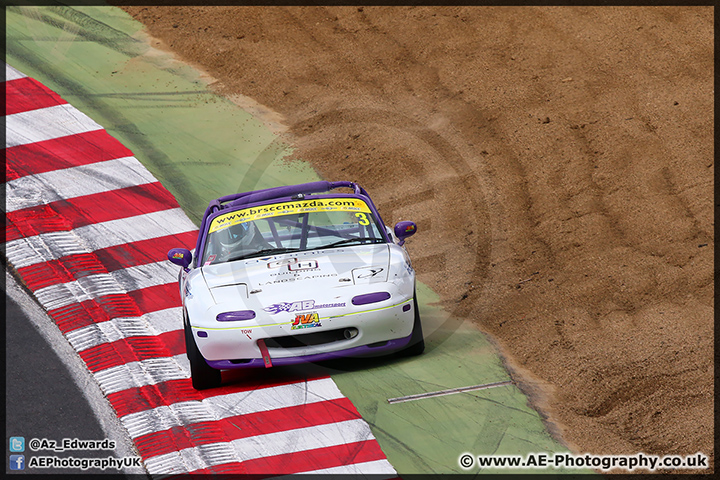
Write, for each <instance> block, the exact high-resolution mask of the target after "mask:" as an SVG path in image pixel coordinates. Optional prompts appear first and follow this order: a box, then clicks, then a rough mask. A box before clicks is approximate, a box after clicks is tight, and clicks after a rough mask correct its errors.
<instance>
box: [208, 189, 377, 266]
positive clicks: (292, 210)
mask: <svg viewBox="0 0 720 480" xmlns="http://www.w3.org/2000/svg"><path fill="white" fill-rule="evenodd" d="M380 228H381V226H380V225H379V222H378V221H377V219H376V218H375V216H374V215H373V214H372V211H371V210H370V208H369V207H368V205H367V204H366V203H365V202H364V201H362V200H360V199H358V198H350V197H346V198H340V197H339V198H309V199H304V200H296V201H289V202H281V203H273V204H270V205H261V206H257V207H249V208H244V209H241V210H235V211H232V212H228V213H225V214H223V215H218V216H217V217H215V218H214V219H213V220H212V222H210V226H209V228H208V236H207V239H206V243H205V245H206V247H205V251H204V253H203V259H202V265H203V266H204V265H213V264H217V263H222V262H231V261H234V260H240V259H244V258H253V257H259V256H264V255H275V254H279V253H288V252H299V251H304V250H316V249H320V248H327V247H334V246H351V245H363V244H368V243H385V239H384V238H383V236H382V234H381V230H380Z"/></svg>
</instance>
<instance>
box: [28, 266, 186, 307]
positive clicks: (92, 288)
mask: <svg viewBox="0 0 720 480" xmlns="http://www.w3.org/2000/svg"><path fill="white" fill-rule="evenodd" d="M168 283H177V271H176V268H175V267H174V266H171V264H170V262H168V261H167V260H164V261H162V262H157V263H148V264H145V265H136V266H134V267H128V268H124V269H121V270H115V271H113V272H110V273H101V274H96V275H88V276H87V277H82V278H80V279H78V280H75V281H74V282H67V283H59V284H56V285H50V286H49V287H44V288H40V289H37V290H35V297H36V298H37V299H38V301H39V302H40V303H41V304H42V305H43V306H44V307H45V308H47V309H48V310H55V309H56V308H61V307H65V306H67V305H71V304H73V303H80V302H84V301H86V300H91V299H96V298H99V297H103V296H105V295H111V294H123V293H127V292H131V291H134V290H140V289H143V288H148V287H154V286H156V285H164V284H168Z"/></svg>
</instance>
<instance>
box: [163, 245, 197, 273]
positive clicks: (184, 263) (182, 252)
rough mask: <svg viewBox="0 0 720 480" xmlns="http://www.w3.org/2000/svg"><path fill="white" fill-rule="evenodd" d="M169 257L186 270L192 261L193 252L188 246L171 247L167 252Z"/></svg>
mask: <svg viewBox="0 0 720 480" xmlns="http://www.w3.org/2000/svg"><path fill="white" fill-rule="evenodd" d="M167 257H168V260H170V261H171V262H172V263H174V264H175V265H178V266H180V267H183V268H184V269H185V270H187V268H188V266H189V265H190V262H192V253H190V250H188V249H187V248H171V249H170V251H169V252H168V253H167Z"/></svg>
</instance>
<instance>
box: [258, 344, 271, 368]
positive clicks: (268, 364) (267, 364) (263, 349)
mask: <svg viewBox="0 0 720 480" xmlns="http://www.w3.org/2000/svg"><path fill="white" fill-rule="evenodd" d="M257 344H258V347H260V353H262V357H263V362H265V368H270V367H272V360H271V359H270V353H269V352H268V349H267V346H266V345H265V340H263V339H262V338H261V339H260V340H258V342H257Z"/></svg>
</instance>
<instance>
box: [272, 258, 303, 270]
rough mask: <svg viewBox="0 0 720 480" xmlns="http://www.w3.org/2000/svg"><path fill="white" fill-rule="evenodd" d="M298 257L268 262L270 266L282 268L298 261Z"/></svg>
mask: <svg viewBox="0 0 720 480" xmlns="http://www.w3.org/2000/svg"><path fill="white" fill-rule="evenodd" d="M297 261H298V259H297V258H295V257H293V258H284V259H282V260H278V261H277V262H270V263H268V264H267V266H268V268H280V267H284V266H285V265H291V264H293V263H297Z"/></svg>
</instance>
